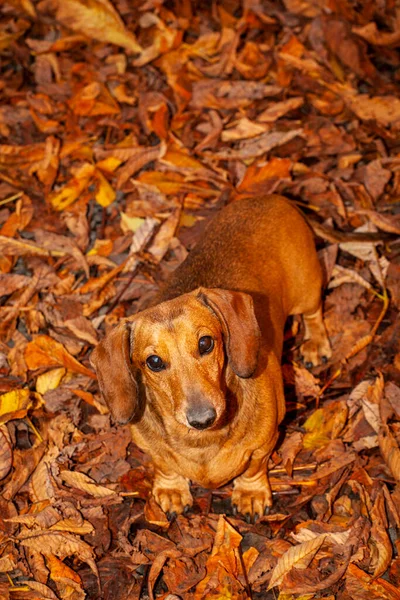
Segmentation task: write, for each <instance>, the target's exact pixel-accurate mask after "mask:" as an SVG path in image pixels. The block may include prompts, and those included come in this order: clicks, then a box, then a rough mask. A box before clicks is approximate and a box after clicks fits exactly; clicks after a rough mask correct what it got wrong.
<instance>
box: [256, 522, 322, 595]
mask: <svg viewBox="0 0 400 600" xmlns="http://www.w3.org/2000/svg"><path fill="white" fill-rule="evenodd" d="M325 537H326V536H325V534H321V535H318V536H316V537H315V538H314V539H311V540H309V541H307V542H303V543H302V544H298V545H297V546H293V547H292V548H289V550H287V552H285V554H284V555H283V556H281V558H280V559H279V560H278V562H277V564H276V567H275V569H274V570H273V571H272V575H271V580H270V582H269V586H268V589H269V590H270V589H271V588H273V587H275V586H276V585H280V584H281V583H282V580H283V578H284V577H285V575H287V574H288V573H289V572H290V571H291V570H292V569H293V568H294V567H295V568H296V569H307V567H308V565H309V564H310V562H311V561H312V559H313V558H314V556H315V555H316V553H317V552H318V550H319V549H320V547H321V546H322V544H323V542H324V540H325Z"/></svg>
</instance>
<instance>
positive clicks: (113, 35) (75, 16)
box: [55, 0, 142, 54]
mask: <svg viewBox="0 0 400 600" xmlns="http://www.w3.org/2000/svg"><path fill="white" fill-rule="evenodd" d="M55 5H56V9H57V19H58V21H60V22H61V23H62V24H63V25H64V26H65V27H69V28H70V29H73V30H74V31H78V32H80V33H84V34H85V35H86V36H88V37H92V38H94V39H96V40H100V41H101V42H110V43H111V44H116V45H117V46H123V47H124V48H126V49H127V50H129V51H131V52H133V53H134V54H137V53H141V52H142V48H141V46H140V45H139V44H138V43H137V41H136V38H135V36H134V35H133V33H131V32H130V31H128V30H127V29H126V28H125V25H124V23H123V21H122V19H121V17H120V16H119V14H118V13H117V11H116V9H115V8H114V6H113V5H112V4H111V2H109V1H108V0H90V2H89V3H88V2H83V1H81V0H56V4H55Z"/></svg>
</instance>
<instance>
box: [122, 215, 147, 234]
mask: <svg viewBox="0 0 400 600" xmlns="http://www.w3.org/2000/svg"><path fill="white" fill-rule="evenodd" d="M144 222H145V219H142V218H141V217H129V216H128V215H127V214H126V213H124V212H122V211H121V229H122V231H123V232H124V233H127V232H128V231H132V232H133V233H135V231H136V230H137V229H139V227H141V226H142V225H143V223H144Z"/></svg>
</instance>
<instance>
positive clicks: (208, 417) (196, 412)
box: [186, 405, 217, 429]
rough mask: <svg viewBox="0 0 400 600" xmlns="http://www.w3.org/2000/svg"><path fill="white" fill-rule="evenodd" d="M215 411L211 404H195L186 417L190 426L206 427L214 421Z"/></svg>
mask: <svg viewBox="0 0 400 600" xmlns="http://www.w3.org/2000/svg"><path fill="white" fill-rule="evenodd" d="M216 416H217V413H216V412H215V409H214V408H213V407H212V406H209V405H208V406H196V407H194V408H190V409H189V410H188V411H187V413H186V418H187V420H188V423H189V425H190V426H191V427H194V428H195V429H207V427H211V425H212V424H213V423H214V421H215V418H216Z"/></svg>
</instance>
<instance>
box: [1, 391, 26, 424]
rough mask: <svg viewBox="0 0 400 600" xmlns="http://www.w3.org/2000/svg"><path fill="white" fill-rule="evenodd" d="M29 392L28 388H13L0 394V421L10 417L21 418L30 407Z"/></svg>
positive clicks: (5, 421) (5, 420)
mask: <svg viewBox="0 0 400 600" xmlns="http://www.w3.org/2000/svg"><path fill="white" fill-rule="evenodd" d="M32 404H33V402H32V400H31V393H30V391H29V390H28V389H20V390H13V391H12V392H7V393H6V394H2V395H1V396H0V423H7V421H10V420H11V419H22V418H23V417H25V416H26V414H27V412H28V410H29V409H30V408H31V407H32Z"/></svg>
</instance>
